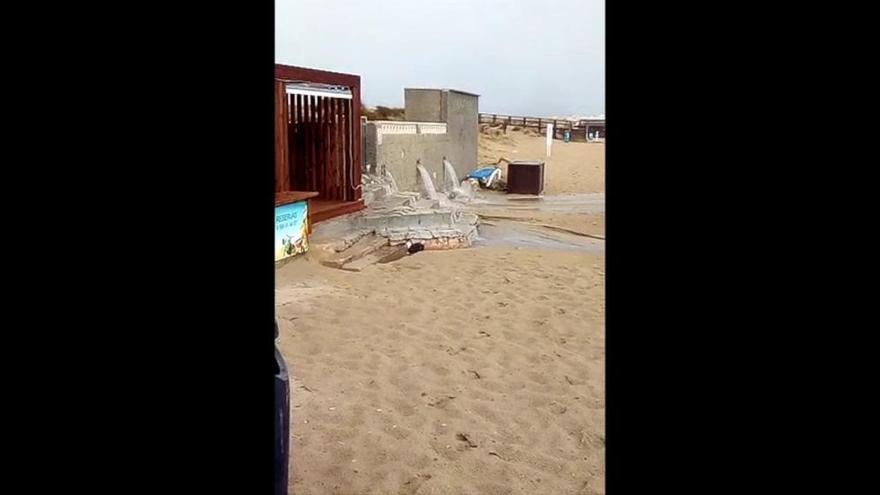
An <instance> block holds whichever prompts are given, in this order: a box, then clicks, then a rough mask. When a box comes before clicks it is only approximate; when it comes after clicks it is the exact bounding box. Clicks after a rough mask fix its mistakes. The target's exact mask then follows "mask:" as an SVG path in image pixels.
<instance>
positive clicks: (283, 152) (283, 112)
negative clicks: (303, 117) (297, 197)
mask: <svg viewBox="0 0 880 495" xmlns="http://www.w3.org/2000/svg"><path fill="white" fill-rule="evenodd" d="M287 120H288V108H287V92H286V91H285V89H284V83H283V82H282V81H277V80H276V81H275V192H281V191H289V190H290V168H289V167H288V156H289V155H288V149H287V135H288V132H287V126H288V124H287Z"/></svg>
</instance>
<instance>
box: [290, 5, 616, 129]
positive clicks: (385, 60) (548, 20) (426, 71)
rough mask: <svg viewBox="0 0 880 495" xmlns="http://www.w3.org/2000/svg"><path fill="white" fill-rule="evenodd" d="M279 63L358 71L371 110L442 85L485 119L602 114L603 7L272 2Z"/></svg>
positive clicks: (603, 68) (401, 103)
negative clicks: (409, 90) (467, 99)
mask: <svg viewBox="0 0 880 495" xmlns="http://www.w3.org/2000/svg"><path fill="white" fill-rule="evenodd" d="M275 61H276V62H278V63H282V64H288V65H299V66H304V67H310V68H316V69H325V70H331V71H336V72H347V73H352V74H358V75H360V76H361V83H362V85H363V88H362V90H361V95H362V98H363V100H364V103H366V104H367V105H370V106H376V105H385V106H397V107H402V106H403V88H405V87H436V88H453V89H460V90H463V91H468V92H472V93H478V94H480V111H481V112H495V113H507V114H514V115H528V116H532V115H534V116H565V115H575V114H577V115H598V114H604V113H605V2H604V0H581V1H575V0H543V1H536V0H275Z"/></svg>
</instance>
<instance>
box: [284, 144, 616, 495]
mask: <svg viewBox="0 0 880 495" xmlns="http://www.w3.org/2000/svg"><path fill="white" fill-rule="evenodd" d="M544 143H545V140H544V138H542V137H535V136H525V135H523V134H522V133H519V132H515V131H509V132H508V135H506V136H498V137H491V138H488V139H487V138H486V136H481V140H480V157H481V163H486V162H492V163H494V162H495V161H497V159H498V158H499V157H502V156H503V157H505V158H508V159H517V158H519V159H543V158H542V157H543V156H544V155H543V154H544ZM514 150H516V153H513V151H514ZM545 161H546V169H545V176H546V177H545V179H546V189H545V194H548V195H553V194H568V193H590V192H604V185H605V181H604V145H603V144H593V143H590V144H588V143H562V142H561V141H555V142H554V146H553V157H552V158H551V159H545ZM505 174H506V170H505ZM481 213H482V214H486V215H498V216H508V217H517V218H519V219H520V220H522V221H526V222H529V223H539V224H541V223H543V224H550V225H555V226H558V227H563V228H567V229H571V230H575V231H580V232H584V233H589V234H591V235H604V230H605V221H604V215H601V214H597V215H594V214H591V215H587V214H567V213H560V212H547V211H528V210H527V211H523V210H517V209H508V208H494V209H493V208H489V209H482V210H481ZM311 258H313V257H312V256H309V255H306V256H305V257H302V258H300V259H294V260H292V261H291V262H290V263H287V264H286V265H284V266H282V267H280V268H279V269H278V270H276V311H277V316H278V322H279V326H280V337H279V339H278V347H279V349H280V350H281V352H282V353H283V354H284V356H285V359H286V360H287V363H288V365H289V366H290V368H291V372H290V376H291V418H292V419H291V448H292V451H293V452H292V456H291V462H290V468H291V477H290V489H291V493H292V494H295V495H307V494H401V493H402V494H507V493H529V494H532V493H534V494H554V495H555V494H602V493H605V488H604V486H605V371H604V370H605V332H604V321H605V292H604V266H605V257H604V255H603V254H591V253H589V252H584V251H545V250H538V249H517V248H505V247H491V248H489V247H479V248H471V249H461V250H454V251H445V252H438V251H427V252H421V253H418V254H415V255H412V256H407V257H405V258H403V259H401V260H398V261H395V262H393V263H389V264H384V265H374V266H370V267H367V268H366V269H365V270H364V271H362V272H358V273H354V272H345V271H341V270H336V269H332V268H328V267H324V266H321V265H320V264H318V263H317V262H316V261H315V260H314V259H311Z"/></svg>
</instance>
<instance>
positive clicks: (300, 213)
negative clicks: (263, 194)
mask: <svg viewBox="0 0 880 495" xmlns="http://www.w3.org/2000/svg"><path fill="white" fill-rule="evenodd" d="M308 230H309V207H308V202H307V201H298V202H296V203H291V204H287V205H282V206H277V207H275V261H279V260H282V259H284V258H289V257H291V256H296V255H297V254H301V253H305V252H306V251H308V250H309V240H308Z"/></svg>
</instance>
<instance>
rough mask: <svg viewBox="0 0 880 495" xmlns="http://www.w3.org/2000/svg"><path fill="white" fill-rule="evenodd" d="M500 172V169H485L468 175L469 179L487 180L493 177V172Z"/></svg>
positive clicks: (479, 169)
mask: <svg viewBox="0 0 880 495" xmlns="http://www.w3.org/2000/svg"><path fill="white" fill-rule="evenodd" d="M496 170H498V167H483V168H478V169H476V170H474V171H473V172H471V173H469V174H467V178H468V179H478V180H486V179H488V178H489V176H490V175H492V172H494V171H496Z"/></svg>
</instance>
